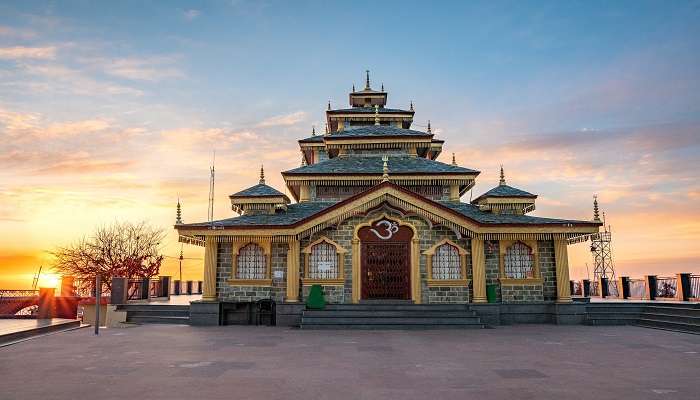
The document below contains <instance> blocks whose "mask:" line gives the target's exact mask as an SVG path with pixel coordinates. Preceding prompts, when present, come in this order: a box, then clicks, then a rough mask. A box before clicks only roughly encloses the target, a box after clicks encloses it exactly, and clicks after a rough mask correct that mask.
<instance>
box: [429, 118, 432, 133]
mask: <svg viewBox="0 0 700 400" xmlns="http://www.w3.org/2000/svg"><path fill="white" fill-rule="evenodd" d="M428 133H433V130H432V129H430V120H428Z"/></svg>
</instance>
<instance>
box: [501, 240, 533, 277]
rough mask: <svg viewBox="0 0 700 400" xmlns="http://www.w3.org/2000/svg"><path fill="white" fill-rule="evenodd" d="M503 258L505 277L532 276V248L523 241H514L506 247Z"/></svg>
mask: <svg viewBox="0 0 700 400" xmlns="http://www.w3.org/2000/svg"><path fill="white" fill-rule="evenodd" d="M503 260H504V272H505V277H506V278H509V279H527V278H534V276H535V272H534V257H533V255H532V249H531V248H530V247H528V246H527V245H525V244H524V243H522V242H515V243H513V244H512V245H511V246H510V247H508V248H507V249H506V254H505V257H504V258H503Z"/></svg>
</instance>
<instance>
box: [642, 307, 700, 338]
mask: <svg viewBox="0 0 700 400" xmlns="http://www.w3.org/2000/svg"><path fill="white" fill-rule="evenodd" d="M635 325H637V326H643V327H646V328H655V329H665V330H670V331H677V332H685V333H694V334H696V335H700V304H688V303H666V304H664V303H654V304H648V305H647V306H646V307H645V308H644V312H642V314H641V315H640V317H639V320H638V321H637V322H636V323H635Z"/></svg>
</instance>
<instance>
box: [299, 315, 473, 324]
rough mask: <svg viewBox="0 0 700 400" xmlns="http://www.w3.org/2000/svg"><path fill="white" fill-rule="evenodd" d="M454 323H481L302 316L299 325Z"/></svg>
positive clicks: (435, 318) (405, 318) (468, 318)
mask: <svg viewBox="0 0 700 400" xmlns="http://www.w3.org/2000/svg"><path fill="white" fill-rule="evenodd" d="M351 324H352V325H387V324H389V325H454V324H460V325H461V324H464V325H468V324H476V325H481V321H480V320H479V318H478V317H466V318H460V317H453V318H443V317H421V318H411V317H394V318H367V317H357V318H352V317H339V318H318V317H306V316H304V317H302V319H301V325H302V326H304V325H351Z"/></svg>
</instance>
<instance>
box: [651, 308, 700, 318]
mask: <svg viewBox="0 0 700 400" xmlns="http://www.w3.org/2000/svg"><path fill="white" fill-rule="evenodd" d="M644 311H645V312H650V313H661V314H673V315H679V316H680V315H685V316H688V317H695V316H700V309H697V308H690V307H668V306H648V307H647V308H646V309H645V310H644Z"/></svg>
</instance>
